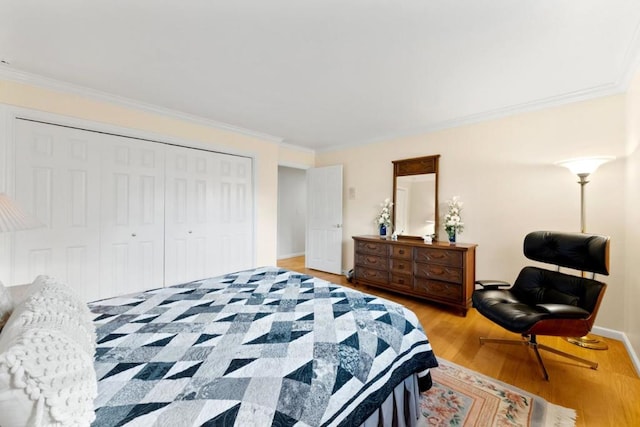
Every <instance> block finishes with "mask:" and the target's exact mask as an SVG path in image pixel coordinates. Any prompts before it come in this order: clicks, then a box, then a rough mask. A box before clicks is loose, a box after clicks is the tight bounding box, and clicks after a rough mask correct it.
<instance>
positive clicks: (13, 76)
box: [0, 65, 283, 144]
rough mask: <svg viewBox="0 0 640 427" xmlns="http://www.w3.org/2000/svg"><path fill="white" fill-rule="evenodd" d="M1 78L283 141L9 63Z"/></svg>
mask: <svg viewBox="0 0 640 427" xmlns="http://www.w3.org/2000/svg"><path fill="white" fill-rule="evenodd" d="M0 78H1V79H4V80H10V81H14V82H18V83H24V84H29V85H33V86H38V87H41V88H43V89H50V90H54V91H57V92H63V93H72V94H74V95H80V96H83V97H86V98H89V99H92V100H95V101H101V102H108V103H111V104H115V105H118V106H121V107H126V108H131V109H135V110H140V111H144V112H147V113H152V114H160V115H163V116H167V117H171V118H174V119H178V120H182V121H186V122H190V123H193V124H197V125H202V126H207V127H212V128H216V129H220V130H225V131H229V132H234V133H239V134H242V135H246V136H250V137H254V138H259V139H262V140H265V141H268V142H273V143H275V144H280V143H282V141H283V138H281V137H277V136H273V135H269V134H266V133H262V132H258V131H253V130H251V129H245V128H242V127H239V126H234V125H230V124H227V123H222V122H218V121H215V120H211V119H206V118H204V117H200V116H195V115H192V114H187V113H183V112H181V111H177V110H172V109H170V108H164V107H160V106H157V105H153V104H147V103H144V102H140V101H135V100H133V99H129V98H125V97H122V96H117V95H112V94H109V93H106V92H101V91H99V90H95V89H91V88H87V87H84V86H79V85H74V84H71V83H66V82H62V81H59V80H55V79H51V78H48V77H43V76H39V75H36V74H32V73H27V72H24V71H17V70H14V69H11V68H10V66H6V65H0Z"/></svg>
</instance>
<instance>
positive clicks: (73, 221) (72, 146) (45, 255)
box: [13, 120, 100, 301]
mask: <svg viewBox="0 0 640 427" xmlns="http://www.w3.org/2000/svg"><path fill="white" fill-rule="evenodd" d="M15 136H16V145H15V158H16V181H15V199H16V200H17V201H18V202H19V203H20V204H21V205H22V206H23V207H24V209H25V210H26V211H27V212H30V213H32V214H33V215H34V216H35V217H36V218H37V219H38V220H39V221H40V222H41V223H42V224H43V227H41V228H37V229H34V230H26V231H19V232H16V233H15V246H14V253H13V261H14V262H13V271H14V277H13V281H14V282H15V283H31V282H32V281H33V279H34V278H35V277H36V276H37V275H39V274H47V275H50V276H55V277H56V278H58V279H59V280H61V281H63V282H65V283H66V284H68V285H69V286H70V287H71V288H72V289H74V290H75V291H76V292H77V293H78V295H79V296H80V297H81V298H84V299H85V300H87V301H89V300H92V299H96V298H98V297H99V296H100V295H99V289H98V286H97V283H98V280H97V277H96V273H97V271H98V269H99V256H98V254H99V246H100V238H99V237H100V152H99V150H98V148H99V145H98V144H97V142H96V141H95V138H96V136H97V134H94V133H90V132H85V131H81V130H76V129H70V128H64V127H60V126H54V125H48V124H43V123H37V122H31V121H26V120H16V121H15Z"/></svg>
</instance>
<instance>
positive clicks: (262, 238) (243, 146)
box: [0, 80, 309, 265]
mask: <svg viewBox="0 0 640 427" xmlns="http://www.w3.org/2000/svg"><path fill="white" fill-rule="evenodd" d="M0 104H7V105H9V106H15V107H21V108H26V109H30V110H38V111H42V112H47V113H53V114H56V115H61V116H65V117H70V118H73V119H81V120H86V121H89V122H93V123H99V124H103V125H108V126H116V127H122V128H128V129H131V130H132V131H133V132H138V131H141V132H150V133H152V134H154V135H157V136H158V137H159V139H162V137H168V138H171V139H172V140H174V141H175V140H177V141H184V142H185V143H186V144H188V145H193V144H196V145H198V146H199V147H203V146H204V147H210V148H211V149H215V150H220V151H226V152H230V153H234V154H243V155H248V156H252V157H254V159H255V188H256V191H255V194H256V199H255V200H256V216H257V220H256V263H257V265H274V264H275V262H276V232H277V194H278V193H277V191H278V190H277V181H278V162H279V159H280V158H281V157H283V158H285V159H286V160H287V161H291V162H298V163H305V162H307V163H308V162H309V160H308V157H309V154H308V153H305V152H304V151H300V150H293V149H290V148H287V147H281V146H280V145H279V144H277V143H276V142H273V141H270V140H267V139H262V138H259V137H255V136H251V135H246V134H243V133H238V132H232V131H228V130H221V129H216V128H214V127H211V126H206V125H203V124H197V123H195V122H189V121H186V120H180V119H176V118H170V117H166V116H163V115H161V114H155V113H151V112H146V111H142V110H139V109H134V108H127V107H124V106H119V105H115V104H113V103H108V102H103V101H98V100H95V99H92V98H88V97H83V96H80V95H76V94H72V93H63V92H59V91H54V90H49V89H43V88H41V87H36V86H34V85H28V84H23V83H17V82H14V81H9V80H4V81H3V80H0ZM1 123H2V122H1V121H0V124H1ZM0 127H1V126H0ZM2 136H3V137H4V135H2ZM3 184H4V183H3ZM3 186H4V185H3Z"/></svg>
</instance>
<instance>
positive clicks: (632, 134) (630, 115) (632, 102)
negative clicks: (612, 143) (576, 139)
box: [621, 73, 640, 355]
mask: <svg viewBox="0 0 640 427" xmlns="http://www.w3.org/2000/svg"><path fill="white" fill-rule="evenodd" d="M627 101H628V107H627V152H628V153H629V155H628V157H627V177H626V192H625V195H626V206H625V208H626V215H627V216H626V228H625V234H626V239H627V241H626V252H625V266H626V281H625V292H624V301H623V302H622V301H621V304H622V306H623V308H624V313H625V316H624V320H625V326H624V332H625V333H626V334H627V337H628V339H629V341H630V342H631V345H632V347H633V348H634V350H635V353H636V354H637V355H640V310H638V301H640V262H638V261H639V259H638V252H640V251H639V250H638V247H637V245H638V242H639V241H640V224H639V223H638V219H639V218H640V73H638V74H637V75H636V76H635V78H634V80H633V81H632V83H631V85H630V88H629V90H628V92H627Z"/></svg>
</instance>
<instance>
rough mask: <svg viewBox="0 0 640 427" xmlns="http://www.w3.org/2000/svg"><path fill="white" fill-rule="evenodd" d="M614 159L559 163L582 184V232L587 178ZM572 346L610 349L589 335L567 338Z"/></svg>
mask: <svg viewBox="0 0 640 427" xmlns="http://www.w3.org/2000/svg"><path fill="white" fill-rule="evenodd" d="M613 159H614V157H611V156H605V157H583V158H578V159H569V160H563V161H561V162H557V163H556V164H557V165H558V166H564V167H565V168H567V169H569V170H570V171H571V172H573V173H574V174H576V175H577V176H578V178H579V181H578V184H580V232H581V233H586V232H587V226H586V214H585V204H584V186H585V185H587V183H588V182H589V181H587V178H588V177H589V175H591V174H592V173H593V172H595V171H596V169H598V167H600V165H602V164H604V163H606V162H609V161H611V160H613ZM565 339H566V340H567V341H569V342H570V343H571V344H575V345H577V346H580V347H585V348H590V349H593V350H606V349H607V348H609V346H608V345H607V343H605V342H603V341H600V340H599V339H597V338H596V337H595V336H593V335H591V334H589V335H585V336H583V337H567V338H565Z"/></svg>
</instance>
